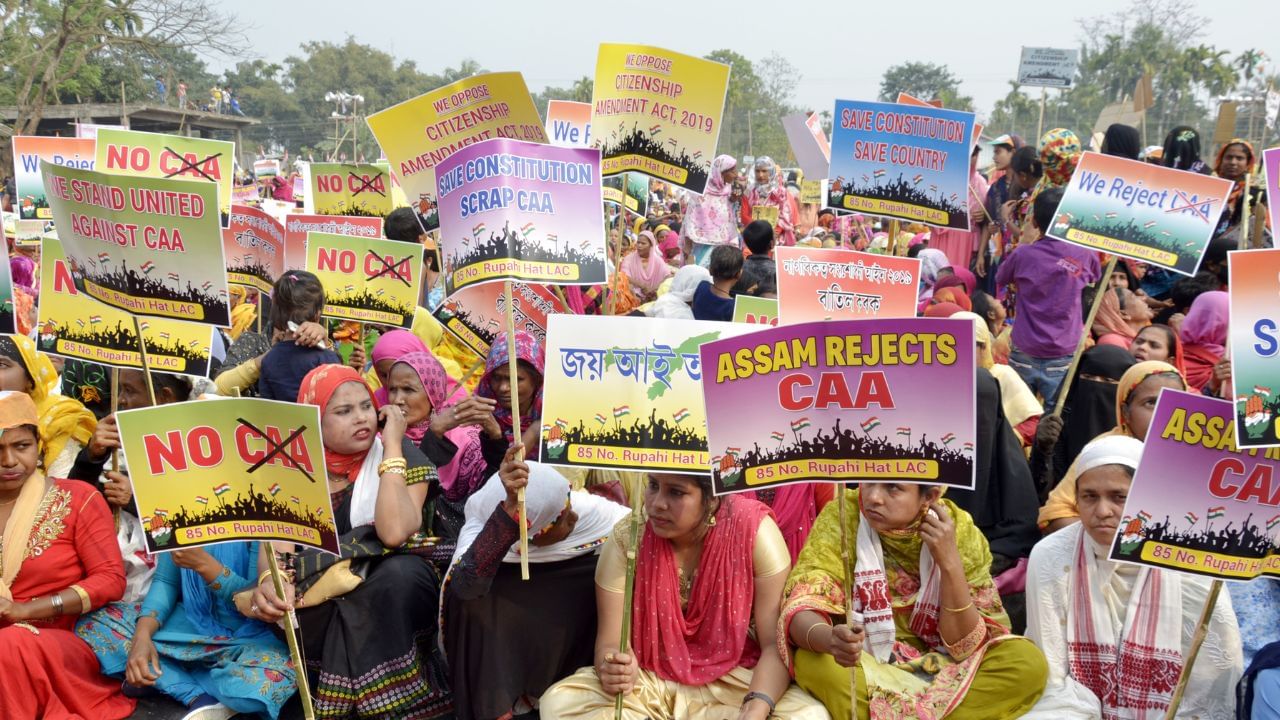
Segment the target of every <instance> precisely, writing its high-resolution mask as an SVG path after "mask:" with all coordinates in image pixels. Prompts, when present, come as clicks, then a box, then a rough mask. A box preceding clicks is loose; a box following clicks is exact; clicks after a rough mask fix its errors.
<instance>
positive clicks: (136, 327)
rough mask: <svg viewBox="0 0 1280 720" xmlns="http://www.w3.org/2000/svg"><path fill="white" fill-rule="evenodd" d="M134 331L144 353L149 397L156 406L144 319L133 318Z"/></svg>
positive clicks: (135, 316)
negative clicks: (144, 336)
mask: <svg viewBox="0 0 1280 720" xmlns="http://www.w3.org/2000/svg"><path fill="white" fill-rule="evenodd" d="M133 329H134V331H136V332H137V333H138V349H139V350H141V351H142V377H143V378H144V379H145V380H146V381H147V395H148V396H150V397H151V406H152V407H155V406H156V388H155V385H153V384H152V383H151V371H150V370H149V369H148V368H149V367H150V365H151V363H149V362H147V341H146V340H144V339H143V338H142V318H140V317H138V316H137V315H134V316H133Z"/></svg>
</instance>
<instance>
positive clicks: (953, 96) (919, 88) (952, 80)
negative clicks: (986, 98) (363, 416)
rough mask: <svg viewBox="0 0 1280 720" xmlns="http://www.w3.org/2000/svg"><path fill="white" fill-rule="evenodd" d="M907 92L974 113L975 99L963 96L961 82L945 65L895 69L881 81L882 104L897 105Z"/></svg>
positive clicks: (916, 64) (912, 64)
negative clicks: (893, 103) (899, 97)
mask: <svg viewBox="0 0 1280 720" xmlns="http://www.w3.org/2000/svg"><path fill="white" fill-rule="evenodd" d="M900 92H904V93H907V94H908V95H913V96H915V97H918V98H920V99H921V100H941V101H942V105H943V107H946V108H948V109H952V110H973V98H971V97H969V96H968V95H963V94H961V93H960V80H959V79H958V78H956V76H954V75H952V74H951V71H950V70H949V69H947V66H945V65H936V64H934V63H923V62H908V63H902V64H900V65H894V66H893V67H891V68H889V69H888V70H886V71H885V72H884V78H883V79H881V80H880V100H882V101H884V102H895V101H896V100H897V99H898V93H900Z"/></svg>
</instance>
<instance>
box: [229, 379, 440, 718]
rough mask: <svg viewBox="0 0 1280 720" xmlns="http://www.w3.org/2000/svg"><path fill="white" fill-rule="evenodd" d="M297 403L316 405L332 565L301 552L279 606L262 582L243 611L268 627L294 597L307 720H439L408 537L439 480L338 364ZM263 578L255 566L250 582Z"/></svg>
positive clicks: (432, 593) (435, 671)
mask: <svg viewBox="0 0 1280 720" xmlns="http://www.w3.org/2000/svg"><path fill="white" fill-rule="evenodd" d="M298 402H299V403H302V404H307V405H317V406H319V407H320V417H321V420H320V430H321V435H322V438H323V441H324V451H325V465H326V468H327V470H328V484H329V494H330V497H331V498H332V499H333V512H334V519H335V521H336V522H337V526H338V533H339V535H340V537H339V545H340V548H341V551H342V558H341V560H339V559H338V558H334V557H332V556H330V555H328V554H325V553H320V552H318V551H312V550H305V551H302V552H301V553H299V554H298V556H297V557H296V558H295V560H296V562H295V563H294V564H295V568H296V574H297V576H296V579H295V582H296V583H297V588H298V590H297V591H295V587H294V585H286V587H285V596H286V597H285V598H283V599H282V598H278V597H276V593H275V589H274V587H273V586H272V584H271V583H267V582H264V583H262V584H261V585H259V586H258V587H257V589H256V590H255V591H254V595H253V599H252V603H251V604H250V606H249V613H248V614H249V616H250V617H253V618H255V619H258V620H263V621H265V622H276V621H278V620H279V619H280V618H281V617H283V615H284V612H285V611H286V610H287V609H289V608H290V607H291V606H292V603H293V598H294V597H295V595H296V594H297V592H300V593H301V597H300V598H299V599H298V601H297V606H298V620H299V623H300V624H301V626H302V629H301V632H300V635H301V639H302V646H303V652H304V655H305V656H306V657H307V659H308V663H307V664H308V668H307V670H308V673H309V674H310V677H311V690H312V693H314V695H315V697H316V714H317V717H321V718H346V717H349V716H351V715H358V716H360V717H413V718H436V717H447V716H449V715H450V714H451V713H452V703H451V701H450V698H449V691H448V682H447V678H446V676H445V673H444V665H443V663H442V662H441V660H440V659H439V657H438V655H437V653H436V632H437V622H436V621H437V607H438V598H439V596H440V579H439V576H438V574H437V573H436V571H435V568H433V567H432V565H431V563H429V562H427V560H426V559H424V558H422V557H419V556H418V555H417V554H414V553H413V552H410V550H414V549H416V548H417V547H419V545H420V543H419V542H417V540H416V539H415V540H414V542H413V543H410V540H411V539H414V535H415V533H417V532H418V531H419V529H420V528H421V527H422V520H423V517H422V516H423V506H424V504H425V503H426V501H427V495H428V490H429V489H430V488H431V486H433V485H436V484H437V483H438V482H439V479H438V478H437V476H436V469H435V467H434V466H432V465H431V462H430V461H429V460H427V459H426V458H425V457H423V455H422V453H421V452H420V451H419V450H418V448H417V447H415V446H414V445H413V443H411V442H409V441H408V440H406V439H405V438H404V431H405V422H404V412H403V411H402V410H400V408H399V407H396V406H395V405H385V406H383V407H381V408H379V407H378V406H377V404H376V403H375V402H374V399H373V393H372V392H370V390H369V386H368V385H365V383H364V381H363V380H361V379H360V375H359V374H358V373H357V372H356V371H355V370H353V369H351V368H349V367H347V366H344V365H321V366H320V367H318V368H316V369H314V370H312V371H311V372H309V373H307V376H306V377H305V378H303V381H302V387H301V388H300V389H299V391H298ZM379 420H381V421H382V422H384V423H385V426H384V427H383V429H382V432H381V434H380V435H379V433H378V422H379ZM264 555H265V553H264ZM341 561H350V562H349V563H347V562H341ZM266 569H267V563H266V558H265V557H263V558H261V559H259V568H258V572H259V576H261V573H262V572H263V571H264V570H266ZM371 633H376V636H377V637H376V640H374V639H373V638H372V637H371Z"/></svg>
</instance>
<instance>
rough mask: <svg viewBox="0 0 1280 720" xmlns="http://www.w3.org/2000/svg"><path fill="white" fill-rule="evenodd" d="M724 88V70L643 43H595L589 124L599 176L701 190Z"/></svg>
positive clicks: (716, 135) (726, 80)
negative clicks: (637, 177) (627, 176)
mask: <svg viewBox="0 0 1280 720" xmlns="http://www.w3.org/2000/svg"><path fill="white" fill-rule="evenodd" d="M728 87H729V66H728V65H724V64H722V63H718V62H714V61H711V60H703V59H702V58H697V57H693V56H691V55H683V54H681V53H678V52H672V51H670V50H664V49H662V48H657V47H650V46H647V45H619V44H615V43H601V45H600V53H599V55H597V57H596V76H595V93H594V95H593V96H592V98H591V127H592V134H593V135H594V136H595V142H596V145H597V147H599V148H600V151H601V156H602V164H601V170H602V172H603V173H604V174H605V175H617V174H618V173H622V172H640V173H644V174H645V175H648V176H650V177H654V178H657V179H659V180H663V181H665V182H669V183H671V184H672V185H678V186H680V187H682V188H685V189H686V190H692V191H693V192H696V193H701V192H702V190H703V188H705V187H706V185H707V174H708V173H709V172H711V161H712V160H713V159H715V152H716V142H717V141H718V140H719V138H720V124H721V118H722V117H723V114H724V99H725V93H726V91H727V89H728Z"/></svg>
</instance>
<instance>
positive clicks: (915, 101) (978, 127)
mask: <svg viewBox="0 0 1280 720" xmlns="http://www.w3.org/2000/svg"><path fill="white" fill-rule="evenodd" d="M897 103H898V104H899V105H910V106H912V107H932V108H940V107H943V105H942V101H941V100H933V101H931V102H926V101H924V100H921V99H920V98H918V97H916V96H915V95H909V94H907V93H904V92H899V93H898V100H897ZM984 129H985V127H984V126H983V125H982V123H980V122H976V121H975V122H974V123H973V141H974V142H975V143H977V142H978V141H979V140H981V139H982V131H983V130H984Z"/></svg>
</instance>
